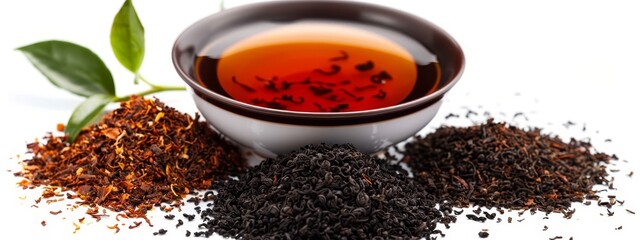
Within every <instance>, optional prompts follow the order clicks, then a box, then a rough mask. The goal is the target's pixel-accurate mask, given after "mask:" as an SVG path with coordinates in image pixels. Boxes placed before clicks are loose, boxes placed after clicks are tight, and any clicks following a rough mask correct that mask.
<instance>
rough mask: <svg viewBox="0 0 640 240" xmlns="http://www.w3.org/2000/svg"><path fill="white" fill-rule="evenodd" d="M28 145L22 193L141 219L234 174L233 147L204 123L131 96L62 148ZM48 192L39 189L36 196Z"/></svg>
mask: <svg viewBox="0 0 640 240" xmlns="http://www.w3.org/2000/svg"><path fill="white" fill-rule="evenodd" d="M43 140H45V141H44V142H34V143H31V144H28V146H27V147H28V150H29V152H30V153H33V157H32V158H31V159H27V160H25V161H24V163H23V165H24V170H23V171H22V172H18V173H15V175H16V176H22V177H24V178H25V179H26V180H24V181H22V182H21V185H22V186H24V187H25V188H26V187H35V186H52V187H60V188H61V190H64V191H66V190H71V191H73V192H74V193H75V194H76V195H74V194H67V197H68V198H79V199H81V201H82V203H85V204H88V205H91V206H102V207H104V208H107V209H110V210H113V211H124V212H125V213H126V214H127V215H128V216H129V217H144V215H145V213H146V211H147V210H148V209H150V208H152V207H154V206H158V205H160V203H172V202H173V201H180V200H181V199H182V198H183V197H184V196H185V195H186V194H188V193H190V192H192V191H194V190H197V189H207V188H209V187H210V186H211V184H212V182H213V181H214V180H216V178H217V177H218V176H224V175H227V174H228V173H233V172H238V171H241V170H242V169H243V168H244V167H245V164H246V161H245V159H244V158H243V156H242V155H241V153H240V151H239V149H238V148H237V147H235V146H234V145H232V144H230V143H229V142H227V141H226V140H224V139H223V138H222V137H221V136H220V135H218V134H217V133H215V132H214V131H212V130H211V129H210V128H209V127H208V126H207V124H206V123H204V122H201V121H199V116H198V115H196V117H195V119H194V118H192V117H191V116H189V115H188V114H183V113H180V112H178V111H176V110H175V109H174V108H171V107H168V106H166V105H165V104H164V103H162V102H160V101H159V100H158V99H144V98H142V97H137V96H133V97H132V98H131V100H130V101H127V102H123V103H121V105H120V108H118V109H115V110H113V111H112V112H109V113H107V114H106V115H105V116H104V117H103V118H102V119H101V121H100V122H98V123H96V124H93V125H91V126H89V127H87V128H85V129H83V130H82V131H81V132H80V134H79V135H78V137H77V138H76V140H75V141H74V142H73V143H71V144H69V143H67V141H66V140H67V138H66V137H64V136H54V135H53V134H51V133H49V134H47V135H46V136H45V137H44V138H43ZM52 195H53V192H52V191H50V190H48V191H45V193H44V194H43V197H51V196H52Z"/></svg>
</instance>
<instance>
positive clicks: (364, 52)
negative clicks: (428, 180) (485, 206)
mask: <svg viewBox="0 0 640 240" xmlns="http://www.w3.org/2000/svg"><path fill="white" fill-rule="evenodd" d="M221 35H222V37H219V38H217V39H214V40H212V42H211V43H210V44H209V45H208V47H207V48H206V49H205V50H204V51H203V52H202V53H200V54H199V56H198V57H197V59H196V60H195V69H194V71H195V75H196V77H197V79H198V81H200V82H201V84H203V85H204V86H205V87H207V88H209V89H211V90H213V91H215V92H217V93H219V94H222V95H225V96H228V97H230V98H233V99H235V100H238V101H241V102H245V103H248V104H253V105H257V106H262V107H268V108H274V109H280V110H289V111H302V112H349V111H362V110H370V109H377V108H384V107H389V106H393V105H397V104H400V103H403V102H407V101H410V100H413V99H416V98H419V97H421V96H424V95H425V94H429V93H431V92H433V91H435V90H436V88H437V86H438V84H439V83H440V68H439V65H438V62H437V58H436V56H435V55H433V54H432V53H431V52H430V51H429V50H428V49H426V48H425V47H424V46H422V45H421V44H420V43H418V42H416V41H415V40H413V39H411V38H409V37H408V36H406V35H403V34H401V33H399V32H395V31H393V30H389V29H385V28H381V27H376V26H371V25H366V24H359V23H352V22H340V21H326V20H314V21H310V20H305V21H296V22H288V23H271V22H257V23H252V24H248V25H245V26H242V27H240V28H237V29H235V30H233V31H230V32H226V33H223V34H221Z"/></svg>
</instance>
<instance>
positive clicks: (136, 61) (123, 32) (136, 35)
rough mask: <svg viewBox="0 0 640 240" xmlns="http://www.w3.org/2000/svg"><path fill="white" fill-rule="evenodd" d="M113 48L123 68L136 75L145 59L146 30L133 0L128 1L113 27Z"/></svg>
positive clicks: (115, 19) (121, 9)
mask: <svg viewBox="0 0 640 240" xmlns="http://www.w3.org/2000/svg"><path fill="white" fill-rule="evenodd" d="M111 48H113V53H114V54H115V55H116V58H117V59H118V61H120V63H121V64H122V66H124V67H125V68H127V69H129V71H131V72H133V73H136V72H138V69H140V65H142V59H143V58H144V28H143V27H142V23H141V22H140V19H139V18H138V14H137V13H136V10H135V8H133V4H132V3H131V0H126V1H125V2H124V4H123V5H122V8H120V11H119V12H118V14H116V17H115V18H114V19H113V24H112V25H111Z"/></svg>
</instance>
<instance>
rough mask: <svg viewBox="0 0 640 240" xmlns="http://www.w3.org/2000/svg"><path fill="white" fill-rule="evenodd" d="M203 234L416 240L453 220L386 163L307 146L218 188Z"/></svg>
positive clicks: (349, 151) (350, 150)
mask: <svg viewBox="0 0 640 240" xmlns="http://www.w3.org/2000/svg"><path fill="white" fill-rule="evenodd" d="M221 184H222V186H220V187H219V188H217V189H218V191H219V194H218V195H217V196H216V197H215V199H214V202H213V207H212V208H209V209H205V210H203V211H202V212H201V217H202V219H203V221H204V222H203V223H202V224H201V225H200V227H201V230H202V231H201V232H197V233H195V234H196V235H195V236H207V237H208V236H210V235H212V234H213V233H214V232H215V233H217V234H220V235H222V236H225V237H234V238H238V239H269V238H276V239H280V238H281V239H419V238H423V237H428V236H429V234H432V233H438V232H439V230H435V228H436V225H437V223H438V222H443V223H449V222H451V221H455V218H454V217H453V216H449V215H448V214H447V213H443V212H442V211H440V210H438V209H436V208H435V204H436V203H435V202H434V199H435V197H434V196H433V195H431V194H429V193H428V192H426V191H425V190H424V188H422V187H421V185H420V184H419V183H417V182H415V181H414V180H412V179H411V178H409V177H408V174H407V172H406V171H404V170H403V169H402V168H401V167H400V166H399V165H396V164H390V163H389V160H388V159H381V158H376V157H371V156H369V155H367V154H363V153H361V152H358V151H357V150H356V149H355V148H354V147H353V146H351V145H348V144H346V145H334V146H329V145H324V144H322V145H309V146H305V147H303V148H301V149H300V150H298V151H294V152H291V153H288V154H284V155H280V156H278V157H277V158H275V159H266V160H264V161H262V162H261V163H260V164H259V165H258V166H256V167H254V168H252V169H250V170H248V171H247V173H246V174H244V175H242V176H240V178H239V180H238V181H236V180H229V181H228V182H226V183H221Z"/></svg>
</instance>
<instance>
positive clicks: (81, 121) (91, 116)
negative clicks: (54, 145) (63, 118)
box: [65, 94, 113, 142]
mask: <svg viewBox="0 0 640 240" xmlns="http://www.w3.org/2000/svg"><path fill="white" fill-rule="evenodd" d="M112 101H113V96H110V95H105V94H97V95H93V96H91V97H89V98H87V99H86V100H85V101H84V102H82V103H80V105H78V107H76V109H75V110H74V111H73V114H71V117H70V118H69V122H68V123H67V127H66V130H65V131H66V132H67V133H68V134H69V142H73V141H74V140H75V139H76V137H77V136H78V134H79V133H80V131H81V130H82V128H84V127H85V126H86V125H87V124H89V123H90V122H92V121H93V120H95V119H96V118H97V117H98V116H99V115H100V113H102V110H103V109H104V108H105V107H106V106H107V105H108V104H109V103H111V102H112Z"/></svg>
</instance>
